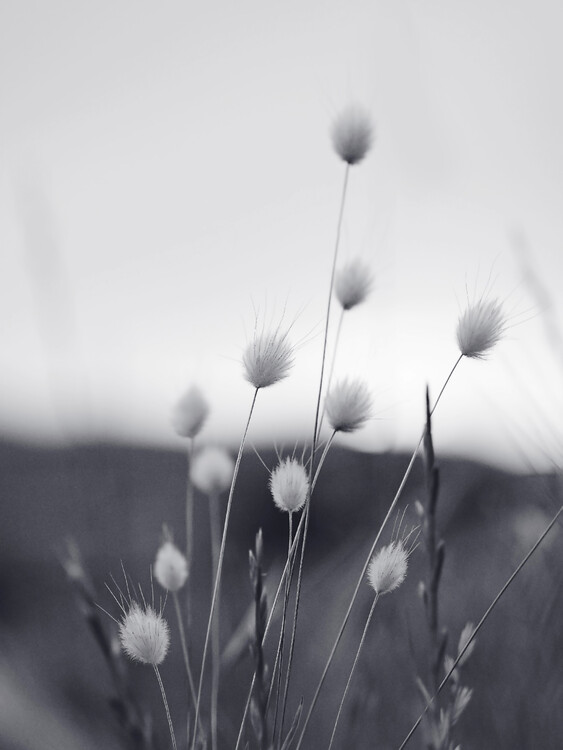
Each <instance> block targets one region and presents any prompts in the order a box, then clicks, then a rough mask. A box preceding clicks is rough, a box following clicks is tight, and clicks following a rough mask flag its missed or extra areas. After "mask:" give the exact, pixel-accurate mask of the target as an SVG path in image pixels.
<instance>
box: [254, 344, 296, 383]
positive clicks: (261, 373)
mask: <svg viewBox="0 0 563 750" xmlns="http://www.w3.org/2000/svg"><path fill="white" fill-rule="evenodd" d="M242 363H243V366H244V376H245V378H246V379H247V380H248V382H249V383H251V384H252V385H253V386H254V387H255V388H267V387H268V386H269V385H273V384H274V383H277V382H278V381H280V380H283V379H284V378H286V377H287V376H288V375H289V371H290V369H291V366H292V365H293V347H292V346H291V344H290V343H289V341H288V338H287V333H280V332H279V331H274V332H268V333H264V332H262V333H257V332H255V334H254V338H253V339H252V341H251V342H250V343H249V344H248V346H247V347H246V350H245V352H244V354H243V357H242Z"/></svg>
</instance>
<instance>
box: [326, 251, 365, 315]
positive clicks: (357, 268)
mask: <svg viewBox="0 0 563 750" xmlns="http://www.w3.org/2000/svg"><path fill="white" fill-rule="evenodd" d="M372 284H373V279H372V275H371V272H370V269H369V268H368V267H367V265H366V264H365V263H363V262H362V261H361V260H359V259H356V260H351V261H350V262H349V263H346V265H344V266H342V268H341V269H340V270H339V271H338V272H337V274H336V278H335V279H334V293H335V294H336V299H337V300H338V301H339V302H340V304H341V305H342V308H343V309H344V310H350V309H351V308H352V307H356V305H359V304H360V303H361V302H363V301H364V300H365V298H366V297H367V296H368V294H369V292H370V290H371V287H372Z"/></svg>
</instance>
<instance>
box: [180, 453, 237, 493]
mask: <svg viewBox="0 0 563 750" xmlns="http://www.w3.org/2000/svg"><path fill="white" fill-rule="evenodd" d="M234 469H235V464H234V461H233V459H232V458H231V456H230V455H229V454H228V453H227V451H226V450H225V449H224V448H217V447H214V446H208V447H207V448H203V449H202V450H201V451H199V453H197V454H196V456H195V458H194V460H193V463H192V468H191V478H192V482H193V483H194V486H195V487H197V489H198V490H200V491H201V492H204V493H205V494H206V495H218V494H220V493H221V492H224V491H225V490H227V489H229V487H230V486H231V481H232V479H233V472H234Z"/></svg>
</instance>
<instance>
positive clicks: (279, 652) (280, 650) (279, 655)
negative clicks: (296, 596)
mask: <svg viewBox="0 0 563 750" xmlns="http://www.w3.org/2000/svg"><path fill="white" fill-rule="evenodd" d="M287 515H288V534H287V538H288V549H287V559H288V560H289V559H290V556H291V545H292V542H293V513H291V512H289V513H288V514H287ZM290 589H291V575H289V576H287V578H286V580H285V594H284V599H283V610H282V623H281V629H280V637H279V641H278V650H277V653H276V659H275V662H274V675H275V670H276V665H278V666H279V670H278V674H277V686H276V703H275V711H274V728H273V731H272V741H273V745H274V747H279V745H280V744H281V737H282V733H281V728H280V737H279V741H278V745H276V744H275V739H276V727H277V721H278V708H279V698H280V691H281V679H282V669H283V647H284V640H285V623H286V619H287V606H288V603H289V592H290ZM273 680H274V677H273V676H272V685H273ZM270 693H271V690H270ZM268 702H269V696H268Z"/></svg>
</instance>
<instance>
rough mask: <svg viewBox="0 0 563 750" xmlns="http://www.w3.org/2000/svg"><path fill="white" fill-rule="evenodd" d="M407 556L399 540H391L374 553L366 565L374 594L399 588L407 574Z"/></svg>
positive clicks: (385, 592)
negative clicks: (367, 565)
mask: <svg viewBox="0 0 563 750" xmlns="http://www.w3.org/2000/svg"><path fill="white" fill-rule="evenodd" d="M408 558H409V554H408V552H407V550H406V549H405V548H404V546H403V543H402V542H401V541H396V542H391V543H390V544H388V545H387V546H386V547H382V548H381V549H380V550H379V552H376V553H375V554H374V556H373V557H372V558H371V562H370V564H369V567H368V581H369V583H370V586H371V587H372V588H373V590H374V591H375V593H376V594H378V595H379V594H387V593H389V592H390V591H394V590H395V589H397V588H399V586H400V585H401V584H402V582H403V581H404V580H405V578H406V575H407V562H408Z"/></svg>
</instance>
